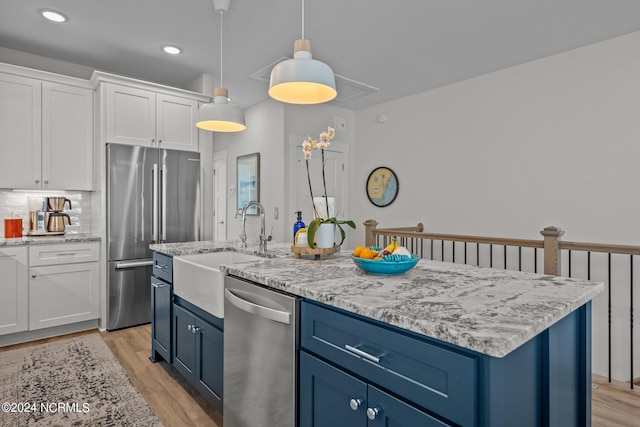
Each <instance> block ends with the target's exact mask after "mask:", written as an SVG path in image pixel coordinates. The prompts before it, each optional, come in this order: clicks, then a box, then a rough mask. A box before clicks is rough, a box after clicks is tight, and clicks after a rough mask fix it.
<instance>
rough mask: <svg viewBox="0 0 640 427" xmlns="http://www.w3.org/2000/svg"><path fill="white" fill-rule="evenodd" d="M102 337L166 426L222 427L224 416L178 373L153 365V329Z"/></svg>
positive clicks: (143, 328) (124, 331)
mask: <svg viewBox="0 0 640 427" xmlns="http://www.w3.org/2000/svg"><path fill="white" fill-rule="evenodd" d="M101 335H102V338H103V339H104V341H105V342H106V343H107V345H108V346H109V348H110V349H111V351H112V352H113V354H114V355H115V356H116V358H117V359H118V361H119V362H120V364H121V365H122V367H123V368H124V370H125V371H126V372H127V374H128V375H129V378H131V382H132V383H133V385H135V386H136V388H137V389H138V390H139V391H140V394H142V396H143V397H144V398H145V400H146V401H147V403H148V404H149V407H150V408H151V410H152V411H153V412H154V413H155V414H156V416H157V417H158V419H159V420H160V422H161V423H162V424H163V425H164V426H166V427H173V426H180V427H188V426H197V427H200V426H202V427H222V414H220V413H219V412H218V411H217V410H216V409H215V408H214V407H213V406H212V405H211V404H210V403H208V402H207V401H206V400H205V399H204V398H203V397H202V396H201V395H200V394H199V393H198V392H197V391H196V390H195V389H194V388H193V387H192V386H191V384H189V383H188V382H186V380H185V379H184V378H183V377H182V376H181V375H180V374H179V373H178V372H177V371H176V370H175V369H173V368H172V367H171V366H170V365H169V364H167V363H166V362H157V363H153V362H151V360H150V359H149V356H150V354H151V350H150V348H151V326H150V325H142V326H136V327H133V328H127V329H121V330H119V331H113V332H102V333H101Z"/></svg>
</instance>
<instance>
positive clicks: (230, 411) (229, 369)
mask: <svg viewBox="0 0 640 427" xmlns="http://www.w3.org/2000/svg"><path fill="white" fill-rule="evenodd" d="M224 296H225V301H224V317H225V319H224V384H223V388H224V398H223V410H224V426H225V427H264V426H279V427H295V425H296V419H297V410H296V408H297V405H296V399H297V396H296V389H297V387H296V380H297V371H298V367H297V348H298V324H299V322H298V316H299V311H300V310H299V308H300V302H299V299H298V298H295V297H293V296H289V295H287V294H283V293H280V292H277V291H273V290H269V289H267V288H264V287H262V286H259V285H255V284H253V283H251V282H248V281H245V280H242V279H237V278H235V277H229V276H227V277H226V278H225V290H224Z"/></svg>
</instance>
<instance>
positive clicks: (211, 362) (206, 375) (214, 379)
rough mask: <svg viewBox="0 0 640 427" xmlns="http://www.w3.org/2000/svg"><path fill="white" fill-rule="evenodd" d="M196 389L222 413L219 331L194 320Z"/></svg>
mask: <svg viewBox="0 0 640 427" xmlns="http://www.w3.org/2000/svg"><path fill="white" fill-rule="evenodd" d="M196 328H197V329H196V331H197V332H198V333H197V334H196V339H197V344H196V384H195V385H196V388H197V389H198V391H200V393H202V395H203V396H204V397H205V398H206V399H207V400H208V401H209V402H211V403H212V404H213V405H214V406H215V407H216V408H217V409H218V410H219V411H222V379H223V375H222V372H223V371H222V369H223V363H222V362H223V360H222V357H223V347H222V346H223V341H224V335H223V333H222V331H221V330H219V329H218V328H216V327H214V326H212V325H211V324H209V323H208V322H205V321H204V320H202V319H200V318H197V319H196Z"/></svg>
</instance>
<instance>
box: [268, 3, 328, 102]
mask: <svg viewBox="0 0 640 427" xmlns="http://www.w3.org/2000/svg"><path fill="white" fill-rule="evenodd" d="M293 51H294V53H293V59H287V60H285V61H282V62H280V63H278V64H277V65H276V66H275V67H273V69H272V70H271V79H270V81H269V96H271V97H272V98H273V99H275V100H278V101H281V102H286V103H289V104H321V103H323V102H329V101H331V100H332V99H333V98H335V97H336V95H337V94H338V92H337V91H336V77H335V75H334V74H333V70H332V69H331V67H329V66H328V65H327V64H325V63H324V62H321V61H317V60H315V59H313V58H312V57H311V43H310V42H309V40H307V39H305V38H304V0H302V38H301V39H299V40H296V42H295V44H294V46H293Z"/></svg>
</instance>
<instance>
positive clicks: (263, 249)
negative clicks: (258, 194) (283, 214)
mask: <svg viewBox="0 0 640 427" xmlns="http://www.w3.org/2000/svg"><path fill="white" fill-rule="evenodd" d="M251 206H256V207H257V208H258V210H259V211H260V250H259V252H260V254H261V255H266V254H267V242H269V241H271V231H269V235H268V236H267V235H266V234H265V233H266V232H265V228H266V227H265V222H264V207H263V206H262V205H261V204H260V202H256V201H251V202H247V204H246V205H244V207H243V208H242V234H240V240H241V241H242V247H243V248H246V247H247V233H246V232H245V224H246V222H247V209H248V208H250V207H251ZM271 230H273V227H271Z"/></svg>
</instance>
